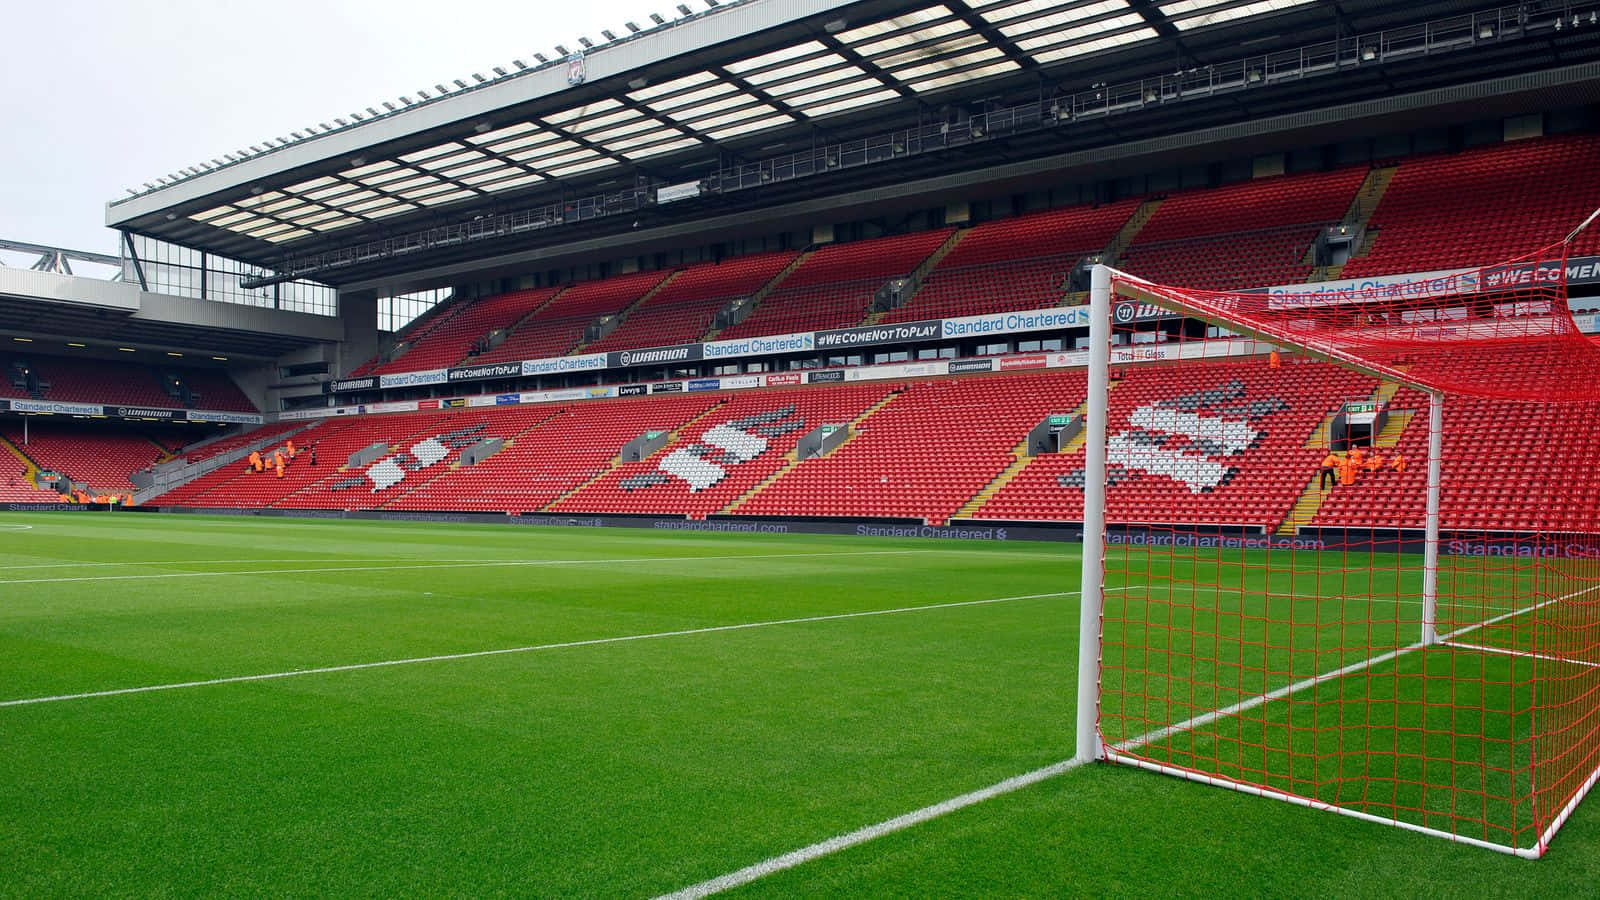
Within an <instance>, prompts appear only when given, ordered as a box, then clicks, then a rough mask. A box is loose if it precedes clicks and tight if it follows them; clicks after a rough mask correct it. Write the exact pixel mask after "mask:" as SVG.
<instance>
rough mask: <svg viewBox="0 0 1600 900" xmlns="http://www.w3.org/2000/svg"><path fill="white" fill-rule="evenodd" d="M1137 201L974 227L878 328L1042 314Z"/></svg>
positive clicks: (1088, 207)
mask: <svg viewBox="0 0 1600 900" xmlns="http://www.w3.org/2000/svg"><path fill="white" fill-rule="evenodd" d="M1138 208H1139V201H1138V200H1125V201H1122V202H1120V203H1112V204H1109V205H1107V206H1073V207H1068V208H1066V209H1054V210H1049V211H1048V212H1040V213H1033V214H1030V215H1026V216H1021V217H1018V218H1015V219H1001V220H999V221H996V222H987V223H985V224H983V225H978V226H975V227H973V228H972V229H970V230H969V231H967V233H966V234H964V235H962V236H961V239H960V240H959V241H958V242H957V243H956V245H955V247H954V249H952V250H951V251H950V253H949V254H948V255H946V256H945V257H944V258H943V259H941V260H939V264H938V265H936V266H934V268H933V271H932V272H930V273H929V274H928V277H927V278H926V279H924V280H923V282H922V286H921V287H920V288H919V289H918V290H917V293H916V295H915V296H913V297H912V298H911V299H910V300H909V301H907V302H906V303H905V305H903V306H901V307H900V308H899V309H895V310H893V311H891V312H890V313H889V314H888V315H887V316H885V317H884V319H883V320H884V321H885V322H912V321H916V320H919V319H937V318H942V317H946V316H971V315H979V314H982V313H993V312H1005V311H1009V310H1020V309H1043V308H1046V307H1051V306H1055V305H1057V304H1059V303H1060V302H1061V300H1062V298H1063V297H1064V296H1066V292H1067V287H1066V281H1067V276H1068V275H1071V274H1072V270H1073V268H1074V267H1076V266H1077V264H1078V262H1079V261H1080V260H1082V259H1083V258H1084V257H1085V256H1088V255H1090V254H1093V253H1098V252H1099V251H1101V250H1103V249H1105V247H1106V245H1107V244H1109V243H1111V239H1112V238H1114V237H1115V236H1116V234H1117V232H1118V231H1119V230H1121V228H1122V226H1123V225H1124V224H1126V223H1127V221H1128V218H1129V217H1130V216H1132V215H1133V213H1134V211H1135V210H1137V209H1138Z"/></svg>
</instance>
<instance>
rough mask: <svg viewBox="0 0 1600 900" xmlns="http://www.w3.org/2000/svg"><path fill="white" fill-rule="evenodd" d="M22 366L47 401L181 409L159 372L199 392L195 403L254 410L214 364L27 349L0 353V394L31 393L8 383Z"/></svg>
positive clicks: (26, 396) (20, 395)
mask: <svg viewBox="0 0 1600 900" xmlns="http://www.w3.org/2000/svg"><path fill="white" fill-rule="evenodd" d="M16 367H26V368H27V369H28V370H30V371H31V372H32V373H33V374H34V375H35V376H36V378H37V381H38V383H40V384H43V385H48V387H47V388H45V389H44V390H42V391H41V396H42V397H43V399H46V400H56V401H60V402H65V403H103V404H107V405H110V406H149V407H156V408H159V409H180V408H182V407H183V405H184V404H183V401H182V400H181V399H180V398H179V397H176V396H173V395H172V394H169V393H168V392H167V391H166V390H165V389H164V388H163V387H162V381H161V375H162V374H170V375H172V376H173V377H175V378H176V379H177V380H178V381H180V382H182V383H183V385H184V386H186V387H188V388H189V389H190V390H191V391H193V392H195V393H196V394H197V395H198V396H197V397H196V398H194V399H195V402H194V403H193V404H192V407H193V408H198V409H210V410H222V411H229V412H250V413H253V412H256V407H255V405H254V404H252V403H251V402H250V399H249V398H248V397H246V396H245V395H244V392H243V391H241V390H239V386H238V385H236V384H234V382H233V379H232V378H230V377H228V375H227V373H225V372H222V371H220V370H217V369H191V368H185V367H179V366H162V367H160V370H159V373H158V370H157V369H156V368H153V367H151V366H148V365H145V364H143V363H133V362H121V361H117V360H105V359H92V358H80V359H72V358H68V357H63V356H41V355H35V354H28V355H27V356H17V357H13V358H4V357H0V397H9V398H14V399H21V400H26V399H31V398H32V395H31V394H29V393H28V391H27V390H26V389H24V388H22V387H18V386H16V385H14V384H13V383H12V375H13V371H14V368H16Z"/></svg>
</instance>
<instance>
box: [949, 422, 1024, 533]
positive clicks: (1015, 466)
mask: <svg viewBox="0 0 1600 900" xmlns="http://www.w3.org/2000/svg"><path fill="white" fill-rule="evenodd" d="M1011 455H1012V456H1013V457H1015V459H1014V460H1013V461H1012V463H1011V465H1009V466H1006V467H1005V468H1004V469H1001V470H1000V474H999V475H996V476H995V477H994V480H992V481H990V482H989V483H988V484H986V485H984V486H983V488H982V489H981V490H979V491H978V493H976V494H974V495H973V497H972V499H971V500H968V501H967V502H966V503H964V504H962V506H961V508H960V509H958V510H956V514H955V515H954V516H951V518H952V519H966V518H970V517H972V516H975V515H977V514H978V510H980V509H982V508H983V505H984V504H985V503H988V502H989V500H990V498H992V497H993V496H994V495H995V494H998V493H999V492H1000V490H1001V489H1002V488H1004V487H1005V486H1006V485H1008V484H1010V483H1011V480H1012V479H1013V478H1016V477H1017V476H1018V475H1020V474H1022V470H1023V469H1025V468H1027V467H1028V463H1030V462H1033V457H1031V456H1029V455H1028V442H1027V440H1026V439H1024V440H1023V441H1022V442H1021V443H1019V444H1017V446H1015V447H1013V448H1011Z"/></svg>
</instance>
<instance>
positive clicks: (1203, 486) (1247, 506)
mask: <svg viewBox="0 0 1600 900" xmlns="http://www.w3.org/2000/svg"><path fill="white" fill-rule="evenodd" d="M1114 384H1115V387H1114V388H1113V390H1112V391H1111V396H1110V400H1109V413H1108V415H1109V420H1108V433H1109V436H1110V438H1109V441H1108V447H1110V448H1111V449H1110V450H1109V451H1108V467H1109V473H1110V475H1111V477H1112V481H1113V483H1112V484H1111V485H1110V486H1109V487H1108V488H1107V491H1106V516H1107V518H1108V519H1109V520H1110V521H1112V522H1119V523H1139V524H1224V523H1228V524H1243V525H1254V526H1261V527H1276V526H1277V525H1279V524H1280V523H1281V522H1282V521H1283V520H1284V519H1285V518H1286V517H1287V516H1288V514H1289V511H1290V509H1291V508H1292V507H1293V506H1294V503H1295V501H1296V500H1297V499H1298V498H1299V496H1300V493H1301V492H1302V491H1303V490H1304V489H1305V486H1306V481H1307V479H1308V478H1309V477H1310V475H1311V474H1313V473H1314V472H1315V470H1316V465H1317V462H1318V460H1320V459H1321V458H1322V456H1323V454H1324V452H1325V450H1322V449H1318V448H1307V447H1306V442H1307V438H1308V437H1309V436H1310V435H1311V434H1312V432H1313V431H1314V430H1315V429H1316V427H1317V425H1318V424H1319V423H1320V422H1321V421H1322V419H1323V418H1324V417H1325V416H1326V415H1327V414H1328V413H1329V412H1331V411H1333V410H1334V409H1336V408H1337V407H1338V406H1339V405H1340V404H1342V403H1344V402H1345V401H1346V400H1349V399H1353V398H1357V397H1365V396H1368V395H1370V394H1371V392H1372V389H1373V388H1374V387H1375V385H1376V382H1375V381H1374V380H1373V379H1372V378H1369V377H1367V376H1364V375H1358V374H1355V373H1352V372H1349V371H1348V370H1344V369H1337V368H1334V367H1333V366H1328V365H1323V364H1320V363H1311V362H1303V361H1291V363H1290V364H1288V365H1285V366H1284V368H1283V369H1281V370H1277V371H1273V370H1270V369H1268V368H1267V367H1266V364H1265V363H1264V361H1261V360H1249V361H1243V362H1212V363H1185V364H1184V365H1183V366H1181V367H1179V366H1171V365H1165V364H1156V365H1147V366H1135V367H1130V368H1129V369H1128V370H1126V373H1125V377H1124V378H1122V379H1121V380H1120V381H1119V382H1115V383H1114ZM1207 392H1209V393H1207ZM1173 411H1176V412H1177V413H1180V414H1181V415H1174V414H1173ZM1224 427H1226V428H1232V429H1235V430H1236V432H1230V433H1231V434H1232V436H1233V437H1234V438H1238V439H1240V443H1239V445H1238V446H1237V447H1225V448H1217V447H1201V448H1199V449H1196V446H1195V445H1196V443H1197V442H1198V441H1201V440H1204V439H1206V436H1207V435H1209V434H1211V433H1212V431H1215V430H1218V429H1219V428H1224ZM1243 438H1249V440H1248V441H1245V440H1243ZM1151 441H1157V442H1155V443H1151ZM1119 460H1120V461H1121V462H1120V463H1119ZM1083 466H1084V454H1083V451H1082V449H1078V450H1076V451H1073V452H1070V453H1058V454H1049V455H1044V456H1038V457H1035V458H1034V459H1033V460H1031V461H1030V462H1029V463H1028V464H1027V466H1026V468H1024V469H1023V470H1022V472H1021V473H1020V474H1019V475H1017V477H1016V478H1014V479H1013V480H1012V481H1011V482H1010V483H1009V484H1007V485H1005V486H1004V487H1003V488H1001V490H1000V491H999V492H997V493H996V494H995V496H994V498H993V499H991V500H990V501H989V502H988V503H987V504H985V505H984V506H982V507H981V508H980V509H979V510H978V511H977V512H976V513H975V515H974V517H975V518H982V519H998V520H1043V521H1068V522H1076V521H1082V519H1083V488H1082V483H1083V482H1082V472H1083ZM1163 473H1170V474H1163Z"/></svg>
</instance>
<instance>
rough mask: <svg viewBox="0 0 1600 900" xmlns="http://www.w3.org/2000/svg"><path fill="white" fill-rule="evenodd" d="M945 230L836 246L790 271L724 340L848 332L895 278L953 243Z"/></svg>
mask: <svg viewBox="0 0 1600 900" xmlns="http://www.w3.org/2000/svg"><path fill="white" fill-rule="evenodd" d="M953 231H954V229H950V228H941V229H937V230H934V231H920V232H917V233H915V234H905V235H899V236H896V237H885V238H878V239H877V240H871V241H856V242H854V243H850V244H832V245H829V246H826V247H823V248H822V249H820V250H817V251H816V252H815V253H813V254H812V255H811V256H810V257H809V258H807V259H806V260H805V262H802V263H801V264H800V265H799V266H797V267H796V268H795V270H794V271H793V272H790V273H789V275H788V277H786V278H784V280H783V282H782V283H781V284H779V285H778V287H777V289H775V290H774V291H773V292H772V293H770V294H768V295H767V297H766V299H764V300H762V301H761V303H760V304H759V305H758V306H756V308H755V310H754V311H752V312H751V313H750V315H749V316H748V317H746V318H745V320H744V321H743V322H740V323H739V324H737V325H734V326H733V327H731V328H728V329H726V330H725V331H723V332H722V334H721V337H724V338H745V337H760V336H762V335H769V334H789V333H792V332H797V331H817V330H822V329H828V328H848V327H849V326H851V325H855V324H857V323H858V322H860V321H861V320H862V319H863V318H865V317H866V315H867V312H868V311H869V310H870V309H871V306H872V298H873V296H874V295H876V294H877V292H878V289H879V288H881V287H883V285H884V282H886V281H888V280H889V279H890V278H894V277H897V276H901V275H909V274H911V272H912V271H913V270H915V269H916V268H917V266H919V265H921V264H922V261H923V260H925V259H927V258H928V257H929V256H930V255H931V254H932V253H933V251H935V250H937V249H939V247H940V245H942V244H943V243H944V242H945V241H946V240H949V238H950V235H951V233H952V232H953Z"/></svg>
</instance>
